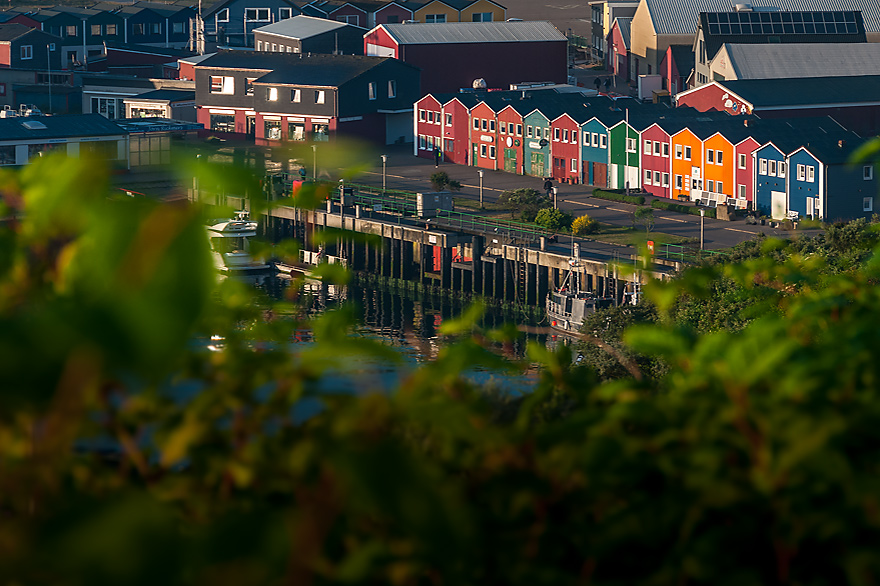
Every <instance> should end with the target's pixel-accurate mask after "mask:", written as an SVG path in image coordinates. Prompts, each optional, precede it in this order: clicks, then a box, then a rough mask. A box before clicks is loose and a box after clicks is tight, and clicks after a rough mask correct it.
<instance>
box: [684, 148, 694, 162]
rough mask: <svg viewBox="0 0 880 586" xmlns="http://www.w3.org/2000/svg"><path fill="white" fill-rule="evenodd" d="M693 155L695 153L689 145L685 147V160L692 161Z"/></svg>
mask: <svg viewBox="0 0 880 586" xmlns="http://www.w3.org/2000/svg"><path fill="white" fill-rule="evenodd" d="M692 154H693V151H692V150H691V147H690V146H688V145H685V147H684V160H685V161H690V160H691V155H692Z"/></svg>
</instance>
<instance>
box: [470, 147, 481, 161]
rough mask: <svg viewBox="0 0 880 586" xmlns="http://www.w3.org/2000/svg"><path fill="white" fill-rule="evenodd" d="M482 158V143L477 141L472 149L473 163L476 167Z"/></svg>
mask: <svg viewBox="0 0 880 586" xmlns="http://www.w3.org/2000/svg"><path fill="white" fill-rule="evenodd" d="M479 159H480V145H478V144H477V143H474V144H473V149H471V165H473V166H474V167H476V166H477V161H479Z"/></svg>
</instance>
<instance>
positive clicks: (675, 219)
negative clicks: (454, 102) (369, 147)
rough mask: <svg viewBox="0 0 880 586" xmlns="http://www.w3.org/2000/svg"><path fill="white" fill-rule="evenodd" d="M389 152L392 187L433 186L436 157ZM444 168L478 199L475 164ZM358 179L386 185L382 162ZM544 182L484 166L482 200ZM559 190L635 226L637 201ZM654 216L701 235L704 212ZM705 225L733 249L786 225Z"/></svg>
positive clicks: (587, 210) (573, 206)
mask: <svg viewBox="0 0 880 586" xmlns="http://www.w3.org/2000/svg"><path fill="white" fill-rule="evenodd" d="M387 154H388V163H387V166H386V177H385V180H386V184H387V188H388V189H405V190H409V191H420V190H431V185H430V181H429V177H430V176H431V174H432V173H434V172H436V171H437V169H435V168H434V164H433V162H432V161H430V160H428V159H421V158H418V157H414V156H413V154H412V146H409V147H405V148H401V147H393V148H389V150H388V151H387ZM440 170H441V171H445V172H446V173H448V174H449V177H450V178H452V179H455V180H457V181H460V182H461V184H462V190H461V195H463V196H466V197H469V198H472V199H475V200H477V199H479V195H480V178H479V176H478V174H477V169H476V168H474V167H467V166H463V165H452V164H449V163H444V164H441V165H440ZM357 181H359V182H362V183H367V184H370V185H376V186H381V185H382V167H381V165H380V166H379V167H378V168H377V169H374V170H372V171H368V172H366V173H365V174H364V175H362V176H361V177H359V178H358V179H357ZM543 183H544V181H543V179H541V178H538V177H528V176H524V175H514V174H512V173H505V172H503V171H488V170H487V171H484V175H483V201H485V202H494V201H496V200H497V199H498V196H499V195H500V194H501V193H502V192H504V191H506V190H511V189H519V188H523V187H531V188H533V189H537V190H539V191H542V188H543ZM558 191H559V195H558V197H559V206H560V208H561V209H563V210H565V211H569V212H572V213H573V214H575V216H580V215H583V214H589V215H590V216H591V217H593V218H595V219H597V220H599V221H600V222H603V223H606V224H613V225H619V226H631V225H632V223H631V220H630V214H631V213H632V212H633V211H634V210H635V209H636V206H631V205H627V204H623V203H618V202H612V201H607V200H600V199H596V198H593V197H591V193H592V191H593V188H592V187H591V186H589V185H565V184H563V185H559V186H558ZM648 199H649V200H650V199H652V198H648ZM654 216H655V218H656V225H655V227H654V230H655V231H657V232H666V233H668V234H677V235H681V236H686V237H691V238H699V237H700V217H699V216H690V215H686V214H678V213H673V212H666V211H663V210H657V211H656V212H655V214H654ZM704 230H705V233H704V243H705V247H706V248H708V249H717V248H728V247H730V246H733V245H735V244H738V243H740V242H744V241H746V240H750V239H752V238H754V237H756V236H757V235H758V234H760V233H763V234H766V235H780V236H784V235H785V233H784V232H782V231H781V230H778V229H774V228H770V227H769V226H751V225H747V224H746V223H745V222H744V221H742V220H740V221H734V222H726V221H722V220H713V219H711V218H706V219H705V226H704Z"/></svg>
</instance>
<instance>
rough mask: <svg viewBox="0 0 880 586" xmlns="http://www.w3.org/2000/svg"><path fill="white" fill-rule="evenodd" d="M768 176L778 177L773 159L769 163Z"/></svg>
mask: <svg viewBox="0 0 880 586" xmlns="http://www.w3.org/2000/svg"><path fill="white" fill-rule="evenodd" d="M767 175H769V176H770V177H776V161H775V160H773V159H770V160H768V161H767Z"/></svg>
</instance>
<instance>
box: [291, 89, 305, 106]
mask: <svg viewBox="0 0 880 586" xmlns="http://www.w3.org/2000/svg"><path fill="white" fill-rule="evenodd" d="M300 100H302V90H301V89H292V90H290V101H291V102H292V103H294V104H298V103H299V102H300Z"/></svg>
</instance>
